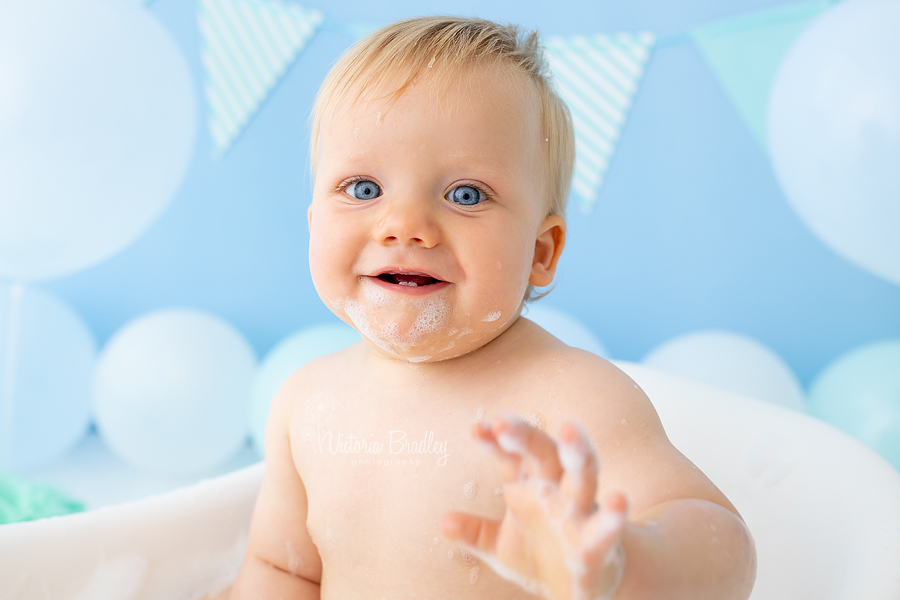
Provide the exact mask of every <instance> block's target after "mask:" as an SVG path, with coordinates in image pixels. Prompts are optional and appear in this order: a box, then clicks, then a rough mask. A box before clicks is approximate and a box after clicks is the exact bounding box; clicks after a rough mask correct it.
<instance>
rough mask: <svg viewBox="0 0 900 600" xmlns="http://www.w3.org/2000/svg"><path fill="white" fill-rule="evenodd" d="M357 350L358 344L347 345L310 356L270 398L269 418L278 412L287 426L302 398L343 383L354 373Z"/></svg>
mask: <svg viewBox="0 0 900 600" xmlns="http://www.w3.org/2000/svg"><path fill="white" fill-rule="evenodd" d="M359 350H360V349H359V348H358V347H357V345H353V346H349V347H347V348H344V349H343V350H339V351H337V352H333V353H331V354H326V355H325V356H320V357H319V358H316V359H313V360H311V361H309V362H308V363H306V364H304V365H302V366H301V367H299V368H298V369H297V370H295V371H294V372H293V373H291V375H290V376H289V377H288V378H287V379H286V380H285V382H284V383H283V384H282V385H281V388H280V389H279V390H278V393H277V394H276V395H275V397H274V398H273V399H272V408H271V410H270V413H269V414H270V419H271V418H272V417H273V416H275V415H277V416H278V417H280V420H282V421H283V422H284V423H285V425H287V423H289V422H290V415H292V414H293V413H294V412H295V410H296V409H297V408H298V406H300V405H302V403H303V400H304V399H305V398H308V397H309V396H311V395H315V394H316V393H317V392H318V391H320V390H322V389H326V388H333V387H334V385H335V382H346V381H347V378H348V374H349V373H353V372H354V369H353V361H354V360H358V355H359Z"/></svg>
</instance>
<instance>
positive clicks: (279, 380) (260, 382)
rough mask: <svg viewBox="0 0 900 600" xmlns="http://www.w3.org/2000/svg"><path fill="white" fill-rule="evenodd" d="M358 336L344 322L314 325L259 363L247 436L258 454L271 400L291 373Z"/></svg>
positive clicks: (299, 332) (262, 446)
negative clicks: (248, 434)
mask: <svg viewBox="0 0 900 600" xmlns="http://www.w3.org/2000/svg"><path fill="white" fill-rule="evenodd" d="M360 339H362V338H360V336H359V333H358V332H357V331H356V330H355V329H353V328H352V327H350V326H349V325H346V324H344V323H338V324H334V325H331V324H328V325H316V326H314V327H309V328H306V329H301V330H300V331H298V332H296V333H294V334H292V335H290V336H288V337H287V338H285V339H284V340H283V341H282V342H280V343H279V344H278V345H277V346H275V348H273V349H272V350H271V351H270V352H269V353H268V354H267V355H266V357H265V358H264V359H263V361H262V363H260V366H259V369H258V370H257V373H256V378H255V379H254V381H253V388H252V391H251V393H250V410H249V416H248V418H249V422H250V437H251V439H252V440H253V446H254V448H256V450H257V452H259V455H260V456H262V455H263V451H264V447H265V432H266V419H267V418H268V416H269V407H270V406H271V405H272V397H273V396H275V393H276V392H278V390H279V388H281V386H282V384H283V383H284V382H285V381H286V380H287V378H288V377H290V375H291V373H293V372H294V371H296V370H297V369H299V368H300V367H302V366H303V365H305V364H306V363H308V362H310V361H311V360H314V359H316V358H319V357H320V356H325V355H326V354H331V353H332V352H337V351H338V350H342V349H344V348H346V347H347V346H350V345H352V344H355V343H356V342H358V341H360Z"/></svg>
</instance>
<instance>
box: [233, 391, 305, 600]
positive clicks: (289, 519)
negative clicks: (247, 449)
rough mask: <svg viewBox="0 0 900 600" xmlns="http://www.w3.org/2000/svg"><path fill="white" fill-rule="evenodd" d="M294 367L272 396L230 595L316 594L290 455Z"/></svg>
mask: <svg viewBox="0 0 900 600" xmlns="http://www.w3.org/2000/svg"><path fill="white" fill-rule="evenodd" d="M300 390H302V374H301V373H295V374H294V375H293V376H292V377H291V378H290V379H289V380H288V381H287V382H286V383H285V384H284V386H282V388H281V390H280V391H279V392H278V394H277V395H276V396H275V398H274V400H273V401H272V409H271V411H270V412H269V421H268V423H267V425H266V475H265V479H264V480H263V485H262V489H261V490H260V492H259V496H258V498H257V500H256V507H255V508H254V510H253V519H252V521H251V523H250V534H249V539H248V540H247V554H246V555H245V557H244V563H243V565H242V566H241V570H240V573H238V577H237V580H236V581H235V583H234V587H233V588H232V590H231V596H230V600H259V598H291V599H292V600H303V599H307V600H308V599H316V600H318V598H319V584H320V581H321V577H322V561H321V558H320V557H319V553H318V550H317V549H316V546H315V545H314V544H313V541H312V539H311V538H310V536H309V532H308V531H307V529H306V511H307V502H306V489H305V488H304V487H303V482H302V481H301V479H300V476H299V475H298V474H297V470H296V468H295V467H294V461H293V458H292V456H291V446H290V437H289V426H290V421H291V412H292V406H293V403H294V401H295V399H296V398H297V397H298V394H299V393H300Z"/></svg>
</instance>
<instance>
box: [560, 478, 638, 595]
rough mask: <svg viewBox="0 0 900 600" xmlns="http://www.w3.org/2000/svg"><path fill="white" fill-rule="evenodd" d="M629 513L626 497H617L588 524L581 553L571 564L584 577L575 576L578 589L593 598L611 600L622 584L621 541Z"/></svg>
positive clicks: (622, 558) (574, 557) (622, 554)
mask: <svg viewBox="0 0 900 600" xmlns="http://www.w3.org/2000/svg"><path fill="white" fill-rule="evenodd" d="M627 512H628V506H627V503H626V501H625V498H624V496H622V495H621V494H615V495H613V496H611V497H610V498H609V499H607V501H606V505H605V506H604V507H603V509H601V510H600V511H598V512H596V513H595V514H594V515H593V516H592V517H591V518H590V519H589V520H588V522H587V523H586V524H585V529H584V538H583V539H582V546H581V551H580V552H579V553H577V555H576V556H573V557H572V559H574V561H571V560H570V562H571V563H572V566H575V567H576V570H577V571H580V573H581V576H578V575H577V574H576V579H575V585H576V587H578V588H581V590H583V592H584V593H585V594H586V595H588V596H590V597H600V598H611V597H612V595H613V593H614V592H615V590H616V588H617V587H618V585H619V582H620V581H621V578H622V571H623V568H624V560H625V557H624V553H623V548H622V543H621V539H622V533H623V531H624V528H625V523H626V515H627ZM578 563H580V565H581V566H580V567H578V566H577V565H578ZM597 594H600V595H599V596H597Z"/></svg>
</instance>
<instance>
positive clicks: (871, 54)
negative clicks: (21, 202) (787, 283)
mask: <svg viewBox="0 0 900 600" xmlns="http://www.w3.org/2000/svg"><path fill="white" fill-rule="evenodd" d="M768 137H769V144H770V150H771V155H772V161H773V163H774V166H775V171H776V173H777V175H778V180H779V181H780V183H781V186H782V188H783V190H784V193H785V195H786V196H787V198H788V200H789V201H790V203H791V205H792V206H793V207H794V209H795V210H796V212H797V214H798V215H799V216H800V218H801V219H803V221H804V222H805V223H806V225H807V226H809V228H810V229H811V230H812V231H813V232H814V233H815V234H816V235H818V236H819V237H820V238H821V239H822V241H824V242H825V243H826V244H827V245H828V246H830V247H831V248H832V249H833V250H835V251H836V252H838V253H839V254H841V255H843V256H844V257H845V258H847V259H849V260H851V261H853V262H854V263H856V264H857V265H859V266H861V267H863V268H865V269H867V270H869V271H870V272H872V273H874V274H875V275H878V276H880V277H883V278H885V279H887V280H889V281H893V282H895V283H900V2H897V1H896V0H855V1H848V2H842V3H840V4H838V5H837V6H835V7H833V8H831V9H829V10H828V11H827V12H825V13H824V14H823V15H822V16H820V17H819V18H818V19H817V20H816V21H814V22H813V23H812V25H810V27H809V28H808V29H807V30H806V31H805V32H804V33H803V34H802V35H801V36H800V38H798V40H797V41H796V42H795V44H794V46H793V47H792V48H791V49H790V51H789V52H788V54H787V55H786V57H785V59H784V62H783V63H782V66H781V68H780V70H779V72H778V75H777V77H776V79H775V82H774V85H773V88H772V92H771V97H770V101H769V117H768Z"/></svg>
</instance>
